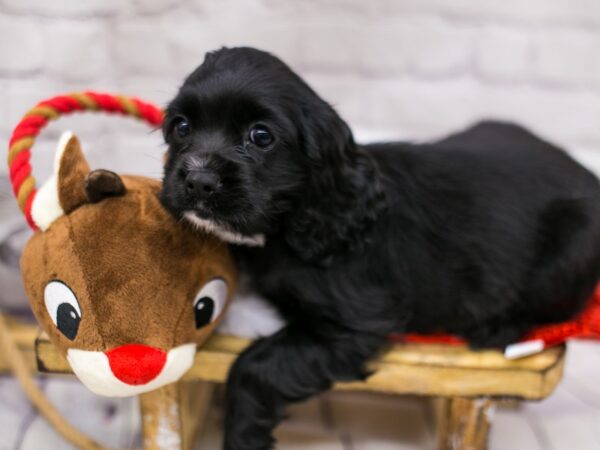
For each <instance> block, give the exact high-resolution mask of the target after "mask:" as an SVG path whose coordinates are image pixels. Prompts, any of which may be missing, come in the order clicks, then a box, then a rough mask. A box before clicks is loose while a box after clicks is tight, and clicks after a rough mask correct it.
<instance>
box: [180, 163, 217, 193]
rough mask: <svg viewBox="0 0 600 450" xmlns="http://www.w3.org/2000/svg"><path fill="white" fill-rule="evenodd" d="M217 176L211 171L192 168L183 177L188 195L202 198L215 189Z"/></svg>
mask: <svg viewBox="0 0 600 450" xmlns="http://www.w3.org/2000/svg"><path fill="white" fill-rule="evenodd" d="M218 185H219V177H218V176H217V175H216V174H214V173H212V172H205V171H200V170H192V171H191V172H189V173H188V174H187V176H186V177H185V191H186V193H187V194H188V195H190V196H194V197H196V198H198V199H201V200H204V199H206V198H208V196H209V195H210V194H212V193H213V192H215V191H216V190H217V187H218Z"/></svg>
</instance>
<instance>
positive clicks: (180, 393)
mask: <svg viewBox="0 0 600 450" xmlns="http://www.w3.org/2000/svg"><path fill="white" fill-rule="evenodd" d="M212 391H213V385H212V384H210V383H206V382H201V381H186V382H179V383H175V384H170V385H168V386H164V387H162V388H160V389H157V390H155V391H152V392H147V393H145V394H142V395H140V407H141V414H142V435H143V445H144V449H146V450H192V449H193V448H194V444H195V442H196V439H197V437H198V432H199V431H200V430H201V429H202V425H203V423H204V420H205V418H206V413H207V412H208V408H209V406H210V401H211V399H212Z"/></svg>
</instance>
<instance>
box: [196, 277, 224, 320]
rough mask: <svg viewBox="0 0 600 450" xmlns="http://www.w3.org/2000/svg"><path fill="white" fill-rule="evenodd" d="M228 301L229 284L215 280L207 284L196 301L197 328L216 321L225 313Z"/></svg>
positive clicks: (218, 279) (219, 279)
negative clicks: (222, 312)
mask: <svg viewBox="0 0 600 450" xmlns="http://www.w3.org/2000/svg"><path fill="white" fill-rule="evenodd" d="M226 300H227V283H225V281H223V280H222V279H221V278H214V279H212V280H210V281H209V282H208V283H206V284H205V285H204V286H203V287H202V289H200V292H198V295H196V298H195V299H194V314H195V317H196V328H197V329H200V328H202V327H204V326H206V325H208V324H209V323H211V322H212V321H213V320H215V319H216V318H217V317H219V315H220V314H221V311H223V307H224V306H225V301H226Z"/></svg>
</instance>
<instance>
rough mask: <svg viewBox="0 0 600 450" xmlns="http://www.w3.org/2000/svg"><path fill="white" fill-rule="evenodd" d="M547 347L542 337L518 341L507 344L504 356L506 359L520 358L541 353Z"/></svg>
mask: <svg viewBox="0 0 600 450" xmlns="http://www.w3.org/2000/svg"><path fill="white" fill-rule="evenodd" d="M545 347H546V345H545V343H544V341H543V340H542V339H535V340H533V341H526V342H518V343H516V344H510V345H507V346H506V348H505V349H504V357H505V358H506V359H518V358H523V357H525V356H530V355H534V354H536V353H540V352H541V351H542V350H544V348H545Z"/></svg>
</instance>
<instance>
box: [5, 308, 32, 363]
mask: <svg viewBox="0 0 600 450" xmlns="http://www.w3.org/2000/svg"><path fill="white" fill-rule="evenodd" d="M6 319H7V322H8V327H9V329H10V333H11V335H12V336H13V339H14V340H15V343H16V344H17V346H18V347H19V350H21V353H22V354H23V356H24V357H25V361H26V363H27V365H28V367H29V369H30V370H32V371H35V370H37V361H36V356H35V349H34V342H35V339H36V337H37V336H38V335H39V329H38V328H37V326H35V325H32V324H28V323H25V322H23V321H19V320H16V319H13V318H11V317H6ZM9 371H10V365H9V364H8V361H6V359H5V355H3V354H2V353H0V373H7V372H9Z"/></svg>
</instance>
